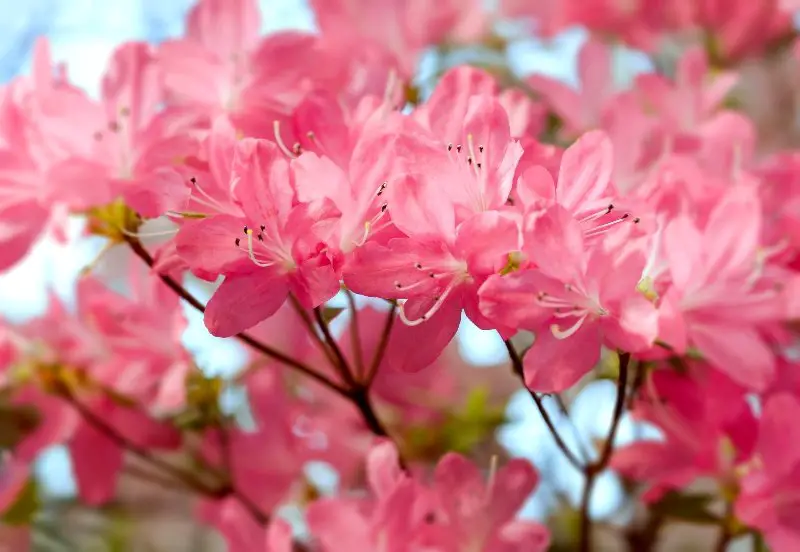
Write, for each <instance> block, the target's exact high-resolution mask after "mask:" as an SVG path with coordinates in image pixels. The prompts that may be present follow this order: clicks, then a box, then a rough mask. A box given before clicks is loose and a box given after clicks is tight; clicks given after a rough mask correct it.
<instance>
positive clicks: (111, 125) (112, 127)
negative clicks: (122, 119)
mask: <svg viewBox="0 0 800 552" xmlns="http://www.w3.org/2000/svg"><path fill="white" fill-rule="evenodd" d="M108 130H110V131H111V132H118V131H119V123H118V122H116V121H111V122H110V123H108Z"/></svg>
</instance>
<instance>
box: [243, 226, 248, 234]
mask: <svg viewBox="0 0 800 552" xmlns="http://www.w3.org/2000/svg"><path fill="white" fill-rule="evenodd" d="M247 230H248V228H247V226H245V227H244V233H245V234H247Z"/></svg>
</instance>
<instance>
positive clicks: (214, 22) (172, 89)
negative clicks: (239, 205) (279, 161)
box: [158, 0, 319, 138]
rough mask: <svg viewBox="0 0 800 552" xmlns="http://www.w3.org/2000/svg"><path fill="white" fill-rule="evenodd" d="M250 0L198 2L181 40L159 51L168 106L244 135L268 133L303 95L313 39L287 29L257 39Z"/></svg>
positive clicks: (257, 14)
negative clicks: (220, 120) (220, 121)
mask: <svg viewBox="0 0 800 552" xmlns="http://www.w3.org/2000/svg"><path fill="white" fill-rule="evenodd" d="M260 28H261V12H260V10H259V7H258V2H256V0H233V1H228V0H202V1H200V2H197V4H195V5H194V7H193V8H192V10H191V11H190V12H189V14H188V17H187V33H186V36H185V37H183V38H180V39H177V40H169V41H166V42H164V43H163V44H161V45H160V46H159V48H158V65H159V67H160V68H161V69H162V71H163V73H164V86H165V91H166V94H167V98H168V99H169V101H170V103H172V104H173V105H175V106H176V107H178V108H179V109H181V110H185V111H187V112H189V113H191V114H194V115H196V116H200V117H205V118H207V119H208V120H213V119H214V118H216V117H218V116H219V115H222V114H227V115H228V116H230V117H231V119H232V120H233V122H234V125H235V126H236V128H237V129H239V130H242V131H243V132H245V133H246V134H247V135H249V136H259V137H262V138H266V137H271V136H272V135H273V123H274V121H275V120H287V118H288V117H289V115H290V114H291V110H292V109H293V108H294V106H296V105H297V104H298V102H299V101H300V100H301V99H302V97H303V95H304V94H305V92H307V91H308V89H309V87H308V86H307V84H306V83H307V81H309V80H310V75H309V71H308V68H309V67H312V66H313V64H314V62H315V59H317V58H318V57H319V52H318V51H317V49H316V40H317V39H316V38H315V37H314V36H313V35H310V34H307V33H299V32H293V31H286V32H280V33H275V34H272V35H269V36H266V37H262V36H261V34H260Z"/></svg>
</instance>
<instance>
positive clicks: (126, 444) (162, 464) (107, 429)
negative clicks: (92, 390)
mask: <svg viewBox="0 0 800 552" xmlns="http://www.w3.org/2000/svg"><path fill="white" fill-rule="evenodd" d="M61 396H62V397H63V398H64V400H66V401H67V402H68V403H69V404H70V405H71V406H72V407H73V408H74V409H75V410H77V411H78V413H79V414H80V415H81V417H82V418H83V420H84V421H85V422H86V423H88V424H89V425H90V426H92V427H93V428H94V429H95V430H97V431H98V432H99V433H102V434H103V435H104V436H105V437H106V438H107V439H108V440H109V441H111V442H113V443H114V444H115V445H117V446H118V447H119V448H121V449H123V450H127V451H129V452H130V453H131V454H133V455H134V456H137V457H138V458H140V459H141V460H143V461H145V462H147V463H148V464H150V465H152V466H154V467H156V468H158V469H160V470H162V471H163V472H165V473H167V474H169V475H171V476H172V477H174V478H175V479H177V480H178V481H181V482H182V483H183V484H185V485H186V486H187V487H188V488H190V489H192V490H194V491H196V492H198V493H200V494H202V495H204V496H210V497H216V498H221V497H223V496H225V494H226V489H223V488H214V487H212V486H210V485H208V484H207V483H205V482H204V481H202V480H201V479H199V478H198V477H197V476H196V475H195V474H193V473H191V472H188V471H184V470H182V469H181V468H179V467H177V466H174V465H173V464H171V463H169V462H167V461H166V460H163V459H162V458H159V457H158V456H155V455H154V454H153V453H152V451H150V450H148V449H147V448H145V447H142V446H139V445H137V444H136V443H134V442H133V441H131V440H130V439H128V438H126V437H125V436H124V435H122V434H121V433H119V432H118V431H117V430H116V429H114V428H113V427H111V426H110V425H108V424H107V423H106V422H105V420H103V419H102V418H101V417H100V416H98V415H97V414H95V413H94V412H92V410H91V409H90V408H88V407H87V406H86V405H84V404H83V403H81V402H80V401H79V400H78V399H77V398H76V397H75V396H74V395H73V394H72V392H71V391H70V390H69V389H68V388H66V387H64V388H63V389H61Z"/></svg>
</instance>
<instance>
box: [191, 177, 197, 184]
mask: <svg viewBox="0 0 800 552" xmlns="http://www.w3.org/2000/svg"><path fill="white" fill-rule="evenodd" d="M189 182H191V183H192V184H197V179H196V178H195V177H191V178H190V179H189Z"/></svg>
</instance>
